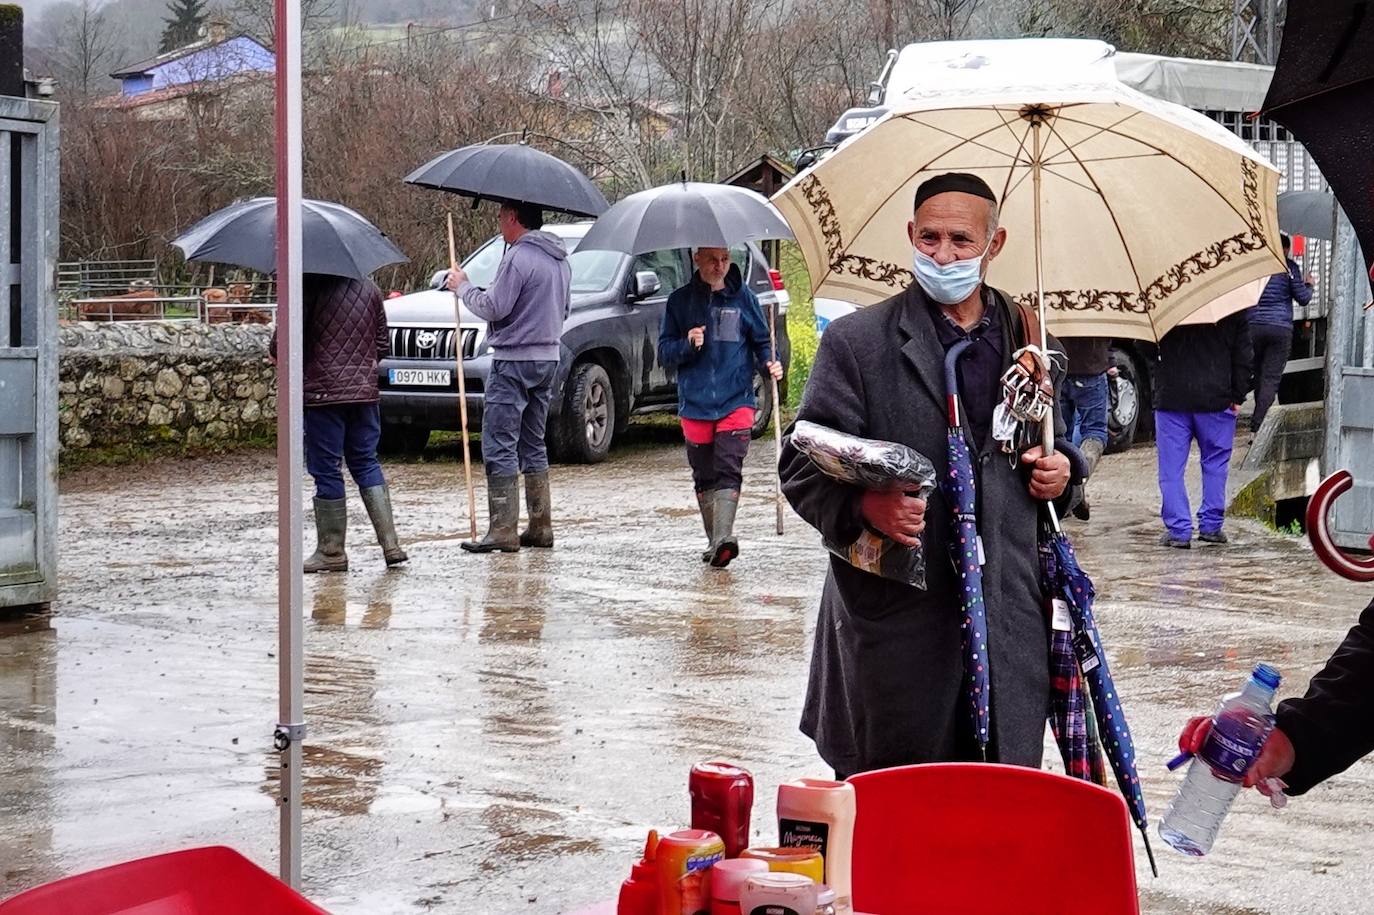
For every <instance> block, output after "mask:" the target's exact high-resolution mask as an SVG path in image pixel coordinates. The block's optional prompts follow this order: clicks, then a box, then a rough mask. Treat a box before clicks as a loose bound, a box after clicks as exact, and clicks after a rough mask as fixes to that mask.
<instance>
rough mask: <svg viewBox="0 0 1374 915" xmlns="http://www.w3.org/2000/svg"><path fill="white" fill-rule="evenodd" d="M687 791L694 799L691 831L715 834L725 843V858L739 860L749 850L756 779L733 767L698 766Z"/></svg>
mask: <svg viewBox="0 0 1374 915" xmlns="http://www.w3.org/2000/svg"><path fill="white" fill-rule="evenodd" d="M687 789H688V791H689V792H690V794H691V796H692V828H693V829H707V830H710V831H711V832H714V833H715V834H716V835H718V836H720V838H721V840H722V841H723V842H724V843H725V857H727V858H737V857H739V853H740V852H742V851H744V850H745V849H746V848H748V847H749V814H750V812H751V811H752V810H753V808H754V777H753V776H752V775H750V774H749V773H748V772H746V771H745V770H743V769H741V768H740V767H739V766H733V765H731V764H730V763H724V762H707V763H697V764H696V765H695V766H693V767H692V774H691V777H690V778H689V779H688V782H687Z"/></svg>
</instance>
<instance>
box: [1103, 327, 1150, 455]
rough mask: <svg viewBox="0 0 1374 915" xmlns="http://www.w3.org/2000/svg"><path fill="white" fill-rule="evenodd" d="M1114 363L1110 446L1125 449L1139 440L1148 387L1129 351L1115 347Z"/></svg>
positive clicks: (1110, 386) (1110, 378) (1110, 389)
mask: <svg viewBox="0 0 1374 915" xmlns="http://www.w3.org/2000/svg"><path fill="white" fill-rule="evenodd" d="M1111 364H1112V367H1113V368H1115V369H1116V374H1115V375H1109V376H1108V377H1107V392H1108V400H1107V450H1108V451H1122V450H1124V449H1126V448H1129V447H1131V444H1132V443H1133V442H1134V441H1135V430H1136V426H1138V425H1139V424H1140V410H1141V400H1142V394H1143V392H1144V389H1143V387H1142V386H1141V383H1140V374H1139V373H1138V372H1137V371H1136V367H1135V360H1133V359H1132V358H1131V357H1130V356H1129V355H1127V354H1126V353H1124V352H1122V351H1121V350H1118V349H1113V350H1112V351H1111Z"/></svg>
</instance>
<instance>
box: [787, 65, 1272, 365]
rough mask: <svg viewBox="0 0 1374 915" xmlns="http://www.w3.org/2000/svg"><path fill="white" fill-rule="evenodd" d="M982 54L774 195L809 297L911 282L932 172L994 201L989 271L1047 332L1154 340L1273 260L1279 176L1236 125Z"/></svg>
mask: <svg viewBox="0 0 1374 915" xmlns="http://www.w3.org/2000/svg"><path fill="white" fill-rule="evenodd" d="M984 44H985V45H990V46H995V45H997V44H998V43H997V42H987V43H984ZM1011 44H1020V43H1017V42H1014V43H1011ZM1102 47H1104V48H1106V50H1107V53H1108V54H1110V48H1109V47H1108V46H1105V45H1104V46H1102ZM1018 61H1019V62H1021V63H1023V61H1020V59H1018ZM987 62H988V57H987V56H985V55H980V56H978V57H976V58H974V59H973V62H972V63H970V62H969V60H968V58H967V55H965V57H964V58H961V59H960V62H956V63H951V64H949V65H948V67H949V69H947V70H945V71H940V70H938V68H937V67H932V68H931V70H930V72H929V79H928V80H925V81H923V85H929V86H932V87H935V88H932V89H929V90H916V91H913V92H909V93H908V94H907V95H906V97H905V98H904V99H903V101H902V102H901V103H899V105H897V106H896V107H895V108H894V109H893V110H892V111H891V112H890V113H889V114H887V115H886V116H884V117H883V118H882V119H881V120H879V121H878V122H876V123H875V124H874V125H873V126H872V127H870V128H868V129H867V130H866V131H864V132H863V133H861V134H859V135H858V136H856V137H854V138H853V139H851V140H849V141H848V142H846V143H845V144H844V145H842V146H841V147H840V148H839V149H838V150H836V151H835V152H834V153H832V154H831V155H830V156H829V157H827V158H825V159H823V160H822V161H821V162H820V163H819V164H818V165H816V166H815V167H814V168H811V169H809V170H808V171H806V172H803V173H802V174H801V175H799V176H797V177H796V178H795V179H793V180H792V181H791V182H790V183H789V184H788V185H787V187H785V188H784V189H783V190H782V191H780V192H779V194H778V195H777V197H776V198H775V199H774V203H775V204H776V205H777V207H778V209H779V210H780V211H781V212H782V214H783V216H784V217H786V219H787V221H788V223H789V224H790V225H791V226H792V229H793V231H794V233H795V234H796V237H797V241H798V243H799V244H800V245H801V248H802V253H803V255H804V256H805V258H806V264H807V269H808V271H809V273H810V275H811V284H812V292H813V293H814V294H815V295H817V296H825V297H829V298H834V299H842V300H845V301H850V302H854V303H856V304H858V305H869V304H873V303H876V302H879V301H882V300H883V299H886V298H888V297H890V296H892V295H895V294H896V293H897V292H900V291H901V290H902V289H904V288H906V286H908V285H909V284H910V283H911V282H913V275H912V272H911V268H910V263H911V257H912V250H911V244H910V242H909V241H908V239H907V234H906V223H907V221H908V220H909V219H910V218H911V215H912V198H913V196H914V194H915V191H916V188H917V187H918V186H919V185H920V184H921V182H922V181H924V180H926V179H927V178H929V177H932V176H934V175H939V174H943V173H945V172H971V173H973V174H975V175H978V176H980V177H981V178H983V179H984V180H985V181H987V182H988V184H989V185H990V186H991V187H992V188H993V190H994V191H995V192H996V193H997V194H998V196H999V198H1000V208H1001V215H1000V221H1001V224H1002V225H1003V226H1005V227H1006V229H1007V235H1008V237H1007V244H1006V247H1005V248H1004V250H1003V251H1002V253H1001V255H1000V256H999V257H998V258H997V259H996V260H995V261H994V262H993V263H992V264H991V266H990V268H989V273H988V281H989V282H990V283H991V284H992V285H993V286H996V287H998V288H1000V289H1002V290H1004V291H1006V292H1007V293H1009V294H1010V295H1012V296H1013V297H1016V298H1020V299H1023V300H1025V301H1028V302H1030V303H1031V304H1039V305H1040V306H1041V307H1042V308H1043V309H1044V311H1045V317H1046V321H1045V322H1044V323H1045V324H1047V325H1048V328H1049V330H1050V331H1051V332H1053V333H1056V334H1060V335H1063V336H1107V337H1128V338H1135V339H1141V340H1150V341H1155V340H1158V339H1159V338H1160V337H1162V336H1163V335H1164V334H1165V333H1167V332H1168V331H1169V330H1170V329H1171V328H1172V327H1174V326H1175V325H1176V324H1178V323H1179V322H1180V321H1182V320H1183V319H1184V318H1186V317H1187V316H1188V315H1189V314H1190V313H1191V312H1192V311H1194V310H1195V309H1197V308H1199V307H1201V306H1203V305H1205V304H1207V303H1208V302H1210V301H1212V300H1213V299H1216V298H1217V297H1219V296H1221V295H1223V294H1225V293H1229V292H1231V291H1233V290H1235V289H1236V288H1237V287H1239V286H1241V285H1243V284H1245V283H1246V282H1248V281H1250V280H1253V279H1258V278H1261V277H1265V276H1268V275H1270V274H1273V273H1276V272H1278V271H1280V270H1282V269H1284V262H1283V260H1282V256H1281V249H1280V247H1279V231H1278V216H1277V211H1276V203H1275V200H1276V197H1277V188H1278V177H1279V176H1278V172H1277V171H1276V170H1275V169H1274V168H1273V166H1271V165H1270V164H1269V163H1268V162H1266V161H1265V160H1264V159H1263V158H1262V157H1261V156H1260V155H1259V154H1258V153H1256V152H1254V151H1253V150H1251V149H1250V148H1249V147H1248V146H1246V145H1245V144H1244V143H1243V142H1242V141H1241V140H1240V139H1238V138H1237V137H1235V136H1234V135H1233V134H1231V133H1229V132H1228V131H1226V130H1225V129H1224V128H1222V127H1221V126H1220V125H1218V124H1216V123H1214V122H1212V121H1210V120H1208V119H1207V118H1205V117H1203V116H1202V115H1199V114H1197V113H1196V112H1193V111H1190V110H1188V109H1186V108H1183V107H1181V106H1178V105H1174V104H1171V103H1168V102H1162V101H1158V100H1156V99H1152V98H1149V97H1148V96H1145V95H1142V94H1141V93H1139V92H1136V91H1134V90H1132V89H1130V88H1128V87H1126V86H1124V85H1122V84H1121V83H1119V82H1117V81H1116V79H1115V78H1114V76H1111V77H1104V76H1103V75H1102V71H1101V69H1100V68H1097V69H1084V70H1081V71H1071V72H1070V71H1061V72H1059V73H1055V72H1053V67H1052V66H1047V67H1045V68H1043V72H1040V71H1039V69H1037V68H1030V69H1025V68H1022V69H1021V74H1024V76H1025V78H1024V79H1023V78H1021V75H1020V74H1018V75H1016V76H1014V77H1013V78H1008V77H1009V74H1008V71H1007V68H1002V69H1001V70H1000V71H999V69H998V68H997V67H996V66H989V67H982V65H983V64H986V63H987ZM980 67H982V69H983V70H984V71H985V72H982V73H980V72H977V71H978V70H979V69H980ZM1040 289H1042V290H1043V291H1044V300H1043V303H1039V302H1037V297H1036V293H1037V290H1040Z"/></svg>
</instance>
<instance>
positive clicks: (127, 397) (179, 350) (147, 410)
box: [58, 321, 277, 449]
mask: <svg viewBox="0 0 1374 915" xmlns="http://www.w3.org/2000/svg"><path fill="white" fill-rule="evenodd" d="M272 331H273V328H271V327H264V326H261V325H237V324H213V325H205V324H195V323H190V322H184V323H182V322H171V321H169V322H159V323H134V322H116V323H109V324H105V323H87V322H83V323H78V324H69V325H66V326H64V327H62V328H61V330H60V332H59V342H60V346H61V349H60V352H61V356H60V369H59V381H58V396H59V401H58V419H59V422H60V424H61V441H62V446H63V448H67V449H79V448H107V447H115V446H120V445H143V444H155V443H179V444H184V445H187V446H190V447H198V446H203V445H214V444H217V443H222V444H229V443H232V442H235V441H242V440H245V439H250V438H260V437H263V436H270V435H271V434H272V433H273V432H274V430H275V428H276V425H275V424H276V416H277V389H276V371H275V369H274V368H273V367H272V366H271V365H269V364H268V363H267V345H268V342H269V341H270V340H271V338H272Z"/></svg>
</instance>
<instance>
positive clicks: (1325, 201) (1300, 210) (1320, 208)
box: [1279, 191, 1336, 241]
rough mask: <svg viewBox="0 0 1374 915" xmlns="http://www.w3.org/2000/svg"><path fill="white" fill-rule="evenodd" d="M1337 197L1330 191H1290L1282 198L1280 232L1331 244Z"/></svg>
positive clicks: (1280, 202) (1280, 200)
mask: <svg viewBox="0 0 1374 915" xmlns="http://www.w3.org/2000/svg"><path fill="white" fill-rule="evenodd" d="M1335 228H1336V198H1335V197H1332V196H1331V192H1330V191H1286V192H1284V193H1282V194H1280V195H1279V229H1280V230H1281V231H1283V232H1287V233H1288V234H1289V235H1302V236H1305V237H1307V238H1323V239H1326V240H1327V241H1331V238H1332V233H1333V232H1334V231H1335Z"/></svg>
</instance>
